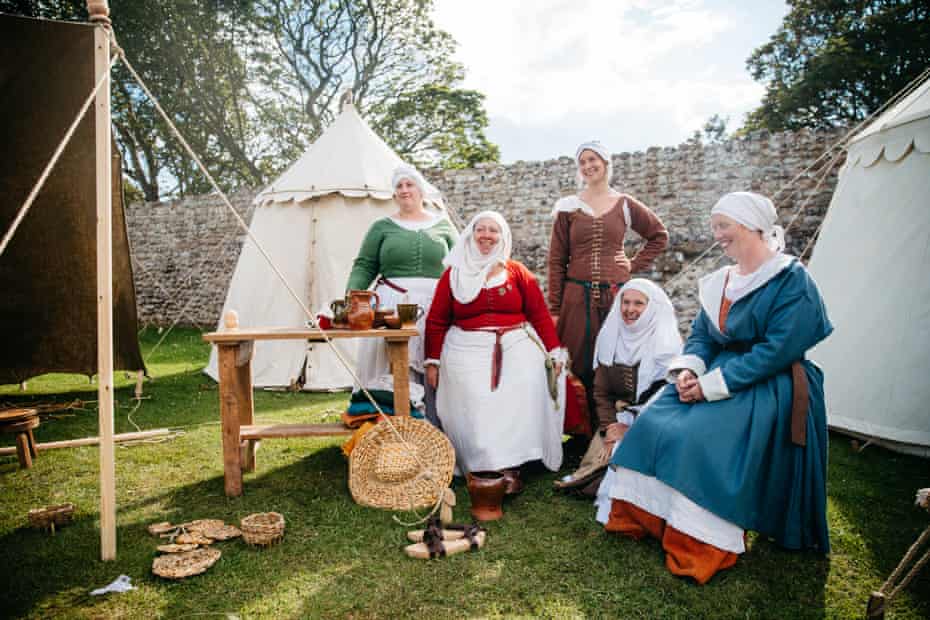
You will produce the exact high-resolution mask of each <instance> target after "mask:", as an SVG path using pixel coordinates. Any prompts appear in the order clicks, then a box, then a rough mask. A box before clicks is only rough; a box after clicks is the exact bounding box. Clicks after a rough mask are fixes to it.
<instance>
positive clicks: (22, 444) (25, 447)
mask: <svg viewBox="0 0 930 620" xmlns="http://www.w3.org/2000/svg"><path fill="white" fill-rule="evenodd" d="M16 456H17V458H18V459H19V466H20V467H22V468H23V469H29V468H30V467H32V450H30V449H29V435H27V434H26V432H25V431H20V432H18V433H16Z"/></svg>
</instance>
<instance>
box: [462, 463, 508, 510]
mask: <svg viewBox="0 0 930 620" xmlns="http://www.w3.org/2000/svg"><path fill="white" fill-rule="evenodd" d="M465 477H466V479H467V480H468V495H469V497H471V516H473V517H474V518H475V519H477V520H478V521H496V520H497V519H500V518H501V517H503V516H504V511H503V510H502V508H501V503H502V502H503V501H504V494H505V493H506V492H507V478H506V477H504V474H502V473H501V472H499V471H475V472H469V473H468V474H467V475H466V476H465Z"/></svg>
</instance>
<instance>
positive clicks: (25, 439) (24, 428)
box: [0, 409, 39, 469]
mask: <svg viewBox="0 0 930 620" xmlns="http://www.w3.org/2000/svg"><path fill="white" fill-rule="evenodd" d="M38 425H39V412H38V411H36V410H35V409H7V410H5V411H0V433H16V456H17V457H18V458H19V466H20V467H22V468H24V469H26V468H29V467H32V459H34V458H36V457H38V456H39V453H38V451H37V450H36V439H35V437H33V435H32V429H34V428H35V427H37V426H38Z"/></svg>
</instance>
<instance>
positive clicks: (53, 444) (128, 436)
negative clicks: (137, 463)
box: [0, 428, 173, 458]
mask: <svg viewBox="0 0 930 620" xmlns="http://www.w3.org/2000/svg"><path fill="white" fill-rule="evenodd" d="M172 432H173V431H171V430H170V429H167V428H156V429H152V430H150V431H140V432H135V433H120V434H119V435H113V442H114V443H122V442H124V441H139V440H140V439H157V438H158V437H167V436H168V435H170V434H171V433H172ZM99 443H100V438H99V437H82V438H81V439H65V440H63V441H47V442H45V443H37V444H35V447H36V450H42V451H43V452H44V451H46V450H57V449H60V448H80V447H83V446H96V445H97V444H99ZM11 454H16V448H14V447H12V446H11V447H8V448H0V456H10V455H11ZM32 456H33V458H35V456H36V453H35V452H33V454H32Z"/></svg>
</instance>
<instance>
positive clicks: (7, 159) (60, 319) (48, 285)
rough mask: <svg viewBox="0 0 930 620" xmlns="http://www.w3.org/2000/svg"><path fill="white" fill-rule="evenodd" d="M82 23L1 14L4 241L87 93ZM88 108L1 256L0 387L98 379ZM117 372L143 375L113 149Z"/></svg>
mask: <svg viewBox="0 0 930 620" xmlns="http://www.w3.org/2000/svg"><path fill="white" fill-rule="evenodd" d="M93 45H94V32H93V27H92V26H90V25H86V24H76V23H65V22H55V21H47V20H37V19H28V18H22V17H14V16H9V15H0V148H2V149H3V153H2V157H0V235H2V234H4V233H5V232H6V230H7V229H8V228H9V226H10V224H11V223H12V221H13V219H14V218H15V216H16V213H17V211H18V210H19V209H20V207H21V206H22V204H23V202H24V200H25V199H26V197H27V196H28V194H29V192H30V190H31V189H32V186H33V184H34V183H35V182H36V181H37V180H38V178H39V175H40V174H41V173H42V170H43V168H44V167H45V166H46V164H47V163H48V161H49V159H50V158H51V156H52V154H53V152H54V150H55V148H56V147H57V145H58V142H59V141H60V140H61V138H62V137H63V135H64V133H65V132H66V131H67V129H68V126H69V125H70V124H71V122H72V121H73V120H74V117H75V115H76V114H77V112H78V110H79V109H80V107H81V105H82V104H83V102H84V100H85V99H86V98H87V96H88V95H89V94H90V92H91V91H92V90H93V88H94V50H93ZM94 152H95V149H94V114H93V107H91V108H90V110H89V112H88V114H87V115H85V117H84V119H83V120H82V122H81V124H80V126H79V127H78V128H77V131H76V132H75V134H74V136H73V138H72V140H71V142H70V144H69V145H68V146H67V148H66V149H65V151H64V153H63V154H62V156H61V159H59V161H58V164H57V165H56V166H55V168H54V169H53V170H52V173H51V175H50V176H49V178H48V180H47V181H46V183H45V186H44V187H43V189H42V191H41V193H40V194H39V196H38V197H37V198H36V201H35V203H34V204H33V205H32V208H31V209H30V211H29V213H28V214H27V215H26V217H25V219H24V220H23V221H22V223H21V225H20V227H19V229H18V231H17V233H16V235H15V236H14V237H13V239H12V241H11V242H10V245H9V246H8V247H7V249H6V251H5V252H4V254H3V255H2V256H0V384H3V383H18V382H21V381H25V380H26V379H28V378H30V377H33V376H36V375H40V374H43V373H46V372H74V373H82V374H87V375H92V374H95V373H96V369H97V302H96V287H97V280H96V273H97V270H96V207H95V201H96V193H95V182H94V179H95V161H94V160H95V154H94ZM113 157H114V159H113V338H114V342H113V347H114V368H116V369H120V370H142V369H144V367H145V366H144V363H143V361H142V354H141V352H140V350H139V341H138V338H137V335H136V334H137V329H138V328H137V321H136V294H135V289H134V287H133V280H132V267H131V264H130V258H129V241H128V238H127V234H126V221H125V217H124V214H123V193H122V173H121V169H122V167H121V165H120V161H119V153H118V151H117V150H116V148H115V145H114V148H113Z"/></svg>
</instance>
